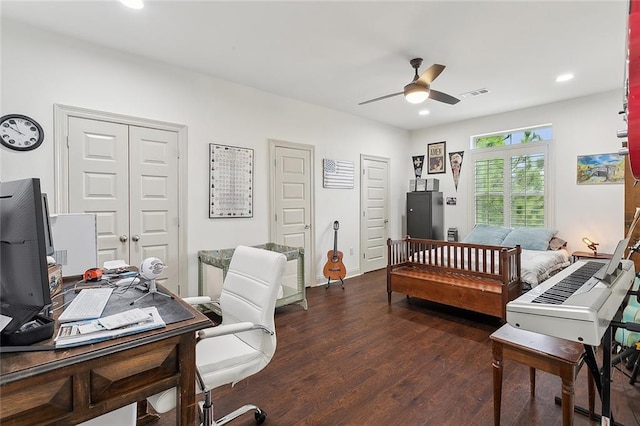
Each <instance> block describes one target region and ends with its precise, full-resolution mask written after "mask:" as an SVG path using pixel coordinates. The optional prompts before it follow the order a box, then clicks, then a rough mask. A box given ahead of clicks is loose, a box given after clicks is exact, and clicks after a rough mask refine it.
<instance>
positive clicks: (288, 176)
mask: <svg viewBox="0 0 640 426" xmlns="http://www.w3.org/2000/svg"><path fill="white" fill-rule="evenodd" d="M271 143H272V145H271V153H272V154H271V155H272V160H273V161H271V164H272V167H273V169H272V171H271V176H272V192H273V193H272V200H273V203H272V212H271V213H272V214H271V216H272V220H271V239H272V240H273V241H274V242H276V243H278V244H284V245H287V246H292V247H303V248H304V276H305V285H307V286H309V285H311V283H313V281H312V277H313V276H314V275H313V259H314V254H313V241H312V232H311V230H312V225H313V223H312V222H313V210H312V193H313V192H312V179H313V170H312V164H313V162H312V161H313V149H312V148H311V147H306V146H301V147H296V146H289V145H290V144H286V143H285V144H286V145H287V146H283V145H282V144H281V143H280V142H277V141H271Z"/></svg>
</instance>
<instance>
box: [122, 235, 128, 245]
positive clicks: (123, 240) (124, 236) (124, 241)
mask: <svg viewBox="0 0 640 426" xmlns="http://www.w3.org/2000/svg"><path fill="white" fill-rule="evenodd" d="M128 239H129V238H128V237H127V236H126V235H120V241H122V242H123V243H126V242H127V240H128Z"/></svg>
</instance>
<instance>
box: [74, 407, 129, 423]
mask: <svg viewBox="0 0 640 426" xmlns="http://www.w3.org/2000/svg"><path fill="white" fill-rule="evenodd" d="M137 408H138V404H136V403H133V404H129V405H125V406H124V407H122V408H119V409H117V410H114V411H111V412H109V413H106V414H103V415H102V416H99V417H96V418H95V419H91V420H87V421H86V422H83V423H80V424H79V425H78V426H115V425H118V426H135V425H136V416H137Z"/></svg>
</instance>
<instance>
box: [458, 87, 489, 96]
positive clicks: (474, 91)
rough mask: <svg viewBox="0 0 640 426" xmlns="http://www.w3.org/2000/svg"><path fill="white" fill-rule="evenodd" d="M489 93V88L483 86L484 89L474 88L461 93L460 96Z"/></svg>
mask: <svg viewBox="0 0 640 426" xmlns="http://www.w3.org/2000/svg"><path fill="white" fill-rule="evenodd" d="M487 93H489V89H484V88H483V89H476V90H472V91H470V92H465V93H461V94H460V95H458V96H460V97H461V98H473V97H476V96H480V95H486V94H487Z"/></svg>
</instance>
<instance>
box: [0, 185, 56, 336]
mask: <svg viewBox="0 0 640 426" xmlns="http://www.w3.org/2000/svg"><path fill="white" fill-rule="evenodd" d="M44 212H45V207H44V206H43V197H42V193H41V191H40V180H39V179H35V178H34V179H22V180H16V181H11V182H2V183H0V314H2V315H4V316H5V317H8V318H9V319H10V322H9V323H8V324H7V325H6V326H5V328H4V329H3V330H2V335H1V342H2V344H3V345H13V344H28V343H32V340H33V338H37V339H38V340H43V339H45V338H48V337H51V334H52V333H53V322H52V320H51V321H49V319H48V318H46V317H43V316H40V315H38V314H39V313H40V312H41V311H42V310H43V308H45V307H47V306H49V305H51V294H50V290H49V274H48V268H47V241H46V237H45V229H46V226H47V225H46V222H47V219H48V216H47V217H45V213H44ZM49 238H51V237H49ZM41 326H43V327H41ZM43 328H47V330H46V332H44V334H43V330H40V329H43ZM49 328H50V332H49V330H48V329H49ZM47 334H48V335H47ZM43 336H45V337H43ZM35 341H37V340H35Z"/></svg>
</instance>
